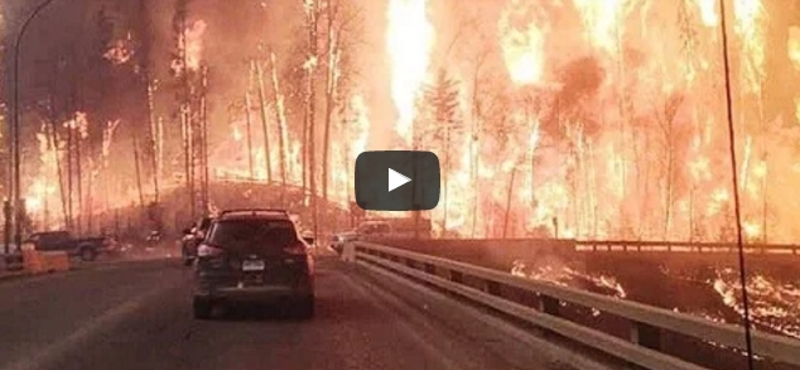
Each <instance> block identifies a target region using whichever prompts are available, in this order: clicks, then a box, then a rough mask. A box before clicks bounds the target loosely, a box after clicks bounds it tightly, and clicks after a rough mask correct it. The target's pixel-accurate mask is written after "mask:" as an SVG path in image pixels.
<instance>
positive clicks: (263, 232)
mask: <svg viewBox="0 0 800 370" xmlns="http://www.w3.org/2000/svg"><path fill="white" fill-rule="evenodd" d="M306 239H307V238H306ZM307 242H308V240H305V241H304V238H302V237H301V235H300V233H299V232H298V230H297V226H296V224H295V223H294V221H292V220H291V219H290V218H289V215H288V213H286V212H285V211H282V210H250V209H248V210H236V211H228V212H222V213H220V215H219V216H218V217H217V218H216V219H215V220H214V221H213V222H212V224H211V227H210V229H209V231H208V237H207V238H205V240H204V241H203V242H202V243H201V244H200V246H199V247H198V249H197V264H196V275H195V276H196V286H195V293H194V303H193V310H194V316H195V318H197V319H207V318H209V317H210V316H211V313H212V310H213V308H214V306H215V305H216V304H218V303H226V304H236V303H241V302H248V301H249V302H262V303H263V302H274V301H275V300H280V301H284V300H288V302H289V303H290V304H291V307H292V309H293V313H294V314H296V315H297V316H299V317H301V318H311V317H312V316H313V315H314V275H315V273H314V257H313V253H311V251H310V248H309V245H308V244H307Z"/></svg>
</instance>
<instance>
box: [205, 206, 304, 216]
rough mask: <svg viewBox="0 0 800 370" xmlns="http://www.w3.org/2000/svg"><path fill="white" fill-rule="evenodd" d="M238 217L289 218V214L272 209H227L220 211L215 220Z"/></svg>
mask: <svg viewBox="0 0 800 370" xmlns="http://www.w3.org/2000/svg"><path fill="white" fill-rule="evenodd" d="M231 215H240V216H284V217H286V218H289V212H288V211H286V210H285V209H272V208H242V209H227V210H224V211H221V212H220V213H219V214H218V215H217V218H222V217H225V216H231Z"/></svg>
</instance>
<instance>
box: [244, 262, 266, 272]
mask: <svg viewBox="0 0 800 370" xmlns="http://www.w3.org/2000/svg"><path fill="white" fill-rule="evenodd" d="M242 271H264V261H261V260H250V261H242Z"/></svg>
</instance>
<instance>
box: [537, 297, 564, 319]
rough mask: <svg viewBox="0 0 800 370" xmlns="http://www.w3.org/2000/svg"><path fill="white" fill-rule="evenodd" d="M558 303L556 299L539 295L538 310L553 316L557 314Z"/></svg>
mask: <svg viewBox="0 0 800 370" xmlns="http://www.w3.org/2000/svg"><path fill="white" fill-rule="evenodd" d="M559 306H560V303H559V302H558V299H555V298H553V297H549V296H546V295H540V296H539V311H542V312H544V313H546V314H550V315H553V316H558V310H559Z"/></svg>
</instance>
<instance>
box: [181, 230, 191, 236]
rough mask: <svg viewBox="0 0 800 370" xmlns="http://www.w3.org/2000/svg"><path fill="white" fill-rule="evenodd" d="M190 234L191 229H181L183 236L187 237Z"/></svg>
mask: <svg viewBox="0 0 800 370" xmlns="http://www.w3.org/2000/svg"><path fill="white" fill-rule="evenodd" d="M191 233H192V229H183V235H189V234H191Z"/></svg>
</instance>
